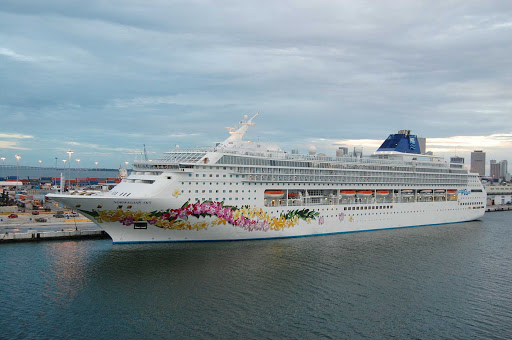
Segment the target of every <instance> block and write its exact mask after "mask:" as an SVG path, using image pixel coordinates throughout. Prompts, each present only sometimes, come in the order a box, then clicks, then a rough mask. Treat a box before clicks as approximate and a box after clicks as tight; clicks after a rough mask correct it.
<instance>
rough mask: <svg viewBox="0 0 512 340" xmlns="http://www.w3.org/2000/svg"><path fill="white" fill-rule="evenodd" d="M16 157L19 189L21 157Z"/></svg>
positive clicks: (16, 155)
mask: <svg viewBox="0 0 512 340" xmlns="http://www.w3.org/2000/svg"><path fill="white" fill-rule="evenodd" d="M14 157H16V164H17V166H16V187H18V181H19V180H20V159H21V156H20V155H18V154H15V155H14Z"/></svg>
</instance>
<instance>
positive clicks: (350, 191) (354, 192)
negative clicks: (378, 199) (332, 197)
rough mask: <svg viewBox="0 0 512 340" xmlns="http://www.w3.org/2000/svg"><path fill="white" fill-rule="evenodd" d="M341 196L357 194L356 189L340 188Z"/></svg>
mask: <svg viewBox="0 0 512 340" xmlns="http://www.w3.org/2000/svg"><path fill="white" fill-rule="evenodd" d="M340 194H341V196H355V195H356V191H355V190H340Z"/></svg>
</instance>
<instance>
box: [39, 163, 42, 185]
mask: <svg viewBox="0 0 512 340" xmlns="http://www.w3.org/2000/svg"><path fill="white" fill-rule="evenodd" d="M41 163H43V161H42V160H39V182H41Z"/></svg>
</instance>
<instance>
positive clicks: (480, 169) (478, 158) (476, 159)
mask: <svg viewBox="0 0 512 340" xmlns="http://www.w3.org/2000/svg"><path fill="white" fill-rule="evenodd" d="M471 172H476V173H478V174H479V175H480V176H485V152H483V151H482V150H475V151H473V152H472V153H471Z"/></svg>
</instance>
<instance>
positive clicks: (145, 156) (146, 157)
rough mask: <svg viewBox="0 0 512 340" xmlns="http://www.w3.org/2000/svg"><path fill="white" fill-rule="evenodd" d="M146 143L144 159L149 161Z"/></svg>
mask: <svg viewBox="0 0 512 340" xmlns="http://www.w3.org/2000/svg"><path fill="white" fill-rule="evenodd" d="M143 145H144V160H145V161H147V160H148V153H147V152H146V144H143Z"/></svg>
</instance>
